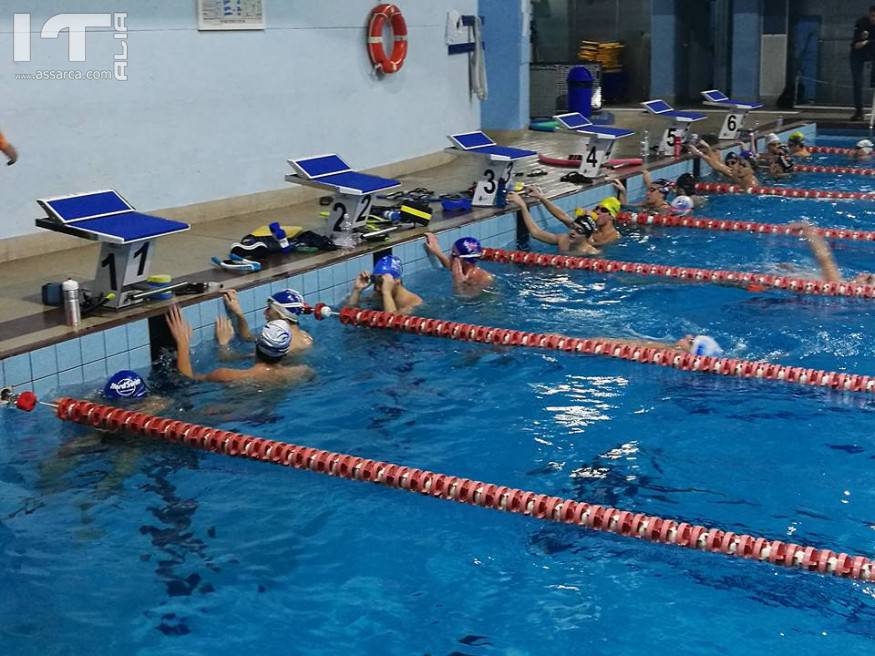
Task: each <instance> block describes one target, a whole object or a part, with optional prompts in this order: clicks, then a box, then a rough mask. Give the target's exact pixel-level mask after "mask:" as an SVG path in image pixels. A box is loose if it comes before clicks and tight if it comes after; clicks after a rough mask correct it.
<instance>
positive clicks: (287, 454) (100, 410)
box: [57, 398, 875, 581]
mask: <svg viewBox="0 0 875 656" xmlns="http://www.w3.org/2000/svg"><path fill="white" fill-rule="evenodd" d="M57 416H58V417H59V418H60V419H62V420H64V421H72V422H76V423H79V424H83V425H86V426H93V427H95V428H101V429H106V430H113V431H126V432H128V433H133V434H135V435H142V436H145V437H153V438H157V439H162V440H166V441H168V442H175V443H178V444H184V445H186V446H189V447H193V448H196V449H204V450H207V451H212V452H214V453H221V454H224V455H229V456H236V457H240V458H249V459H251V460H259V461H262V462H268V463H273V464H277V465H282V466H285V467H294V468H296V469H306V470H309V471H313V472H317V473H319V474H324V475H326V476H336V477H338V478H346V479H348V480H354V481H364V482H368V483H374V484H377V485H384V486H386V487H392V488H396V489H400V490H406V491H408V492H414V493H416V494H422V495H425V496H430V497H435V498H438V499H446V500H448V501H455V502H457V503H464V504H468V505H472V506H479V507H481V508H489V509H490V510H500V511H504V512H511V513H516V514H520V515H528V516H530V517H534V518H536V519H541V520H546V521H554V522H562V523H565V524H576V525H578V526H582V527H585V528H590V529H593V530H595V531H603V532H609V533H614V534H616V535H622V536H624V537H631V538H637V539H639V540H646V541H649V542H659V543H663V544H673V545H676V546H678V547H686V548H687V549H696V550H698V551H710V552H714V553H722V554H725V555H727V556H734V557H736V558H745V559H749V560H759V561H763V562H769V563H772V564H773V565H782V566H784V567H790V568H794V569H801V570H803V571H807V572H819V573H821V574H831V575H833V576H839V577H843V578H851V579H861V580H864V581H865V580H871V579H872V578H875V562H873V561H872V560H870V559H869V558H866V557H865V556H854V555H849V554H846V553H841V552H840V553H836V552H834V551H831V550H829V549H818V548H816V547H811V546H803V545H798V544H793V543H788V542H783V541H781V540H769V539H767V538H763V537H757V536H753V535H747V534H744V533H734V532H732V531H724V530H721V529H719V528H714V527H707V526H700V525H698V524H691V523H689V522H684V521H677V520H673V519H665V518H662V517H657V516H654V515H645V514H644V513H636V512H633V511H630V510H622V509H619V508H612V507H610V506H600V505H594V504H589V503H585V502H583V501H575V500H573V499H564V498H562V497H555V496H549V495H546V494H537V493H535V492H530V491H528V490H522V489H518V488H512V487H506V486H503V485H495V484H493V483H485V482H483V481H477V480H472V479H469V478H461V477H458V476H450V475H448V474H440V473H437V472H432V471H428V470H425V469H417V468H415V467H405V466H402V465H396V464H393V463H389V462H382V461H379V460H369V459H367V458H361V457H359V456H353V455H348V454H344V453H336V452H333V451H325V450H323V449H314V448H311V447H306V446H299V445H297V444H288V443H286V442H279V441H276V440H267V439H264V438H260V437H253V436H250V435H241V434H239V433H231V432H228V431H222V430H217V429H215V428H209V427H207V426H199V425H197V424H191V423H188V422H184V421H178V420H174V419H167V418H164V417H155V416H152V415H148V414H145V413H142V412H131V411H129V410H123V409H121V408H114V407H111V406H106V405H100V404H97V403H91V402H88V401H81V400H77V399H70V398H63V399H60V400H59V401H58V402H57Z"/></svg>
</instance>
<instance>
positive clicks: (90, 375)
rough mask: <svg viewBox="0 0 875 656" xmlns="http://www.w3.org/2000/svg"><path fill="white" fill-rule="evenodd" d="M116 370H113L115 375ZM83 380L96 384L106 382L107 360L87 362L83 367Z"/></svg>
mask: <svg viewBox="0 0 875 656" xmlns="http://www.w3.org/2000/svg"><path fill="white" fill-rule="evenodd" d="M115 371H116V370H115V369H114V370H113V373H114V372H115ZM82 378H83V382H85V383H94V382H98V381H104V380H106V360H104V359H101V360H97V361H96V362H87V363H86V364H84V365H82Z"/></svg>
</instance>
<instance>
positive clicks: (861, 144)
mask: <svg viewBox="0 0 875 656" xmlns="http://www.w3.org/2000/svg"><path fill="white" fill-rule="evenodd" d="M857 148H862V149H863V150H865V151H866V152H868V153H871V152H872V148H875V144H873V143H872V142H871V141H869V140H868V139H860V140H859V141H858V142H857Z"/></svg>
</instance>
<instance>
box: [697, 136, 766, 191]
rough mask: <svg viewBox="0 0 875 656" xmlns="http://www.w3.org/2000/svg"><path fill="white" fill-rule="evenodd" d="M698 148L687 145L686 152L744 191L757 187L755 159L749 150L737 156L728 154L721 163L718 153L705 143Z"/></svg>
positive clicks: (702, 142) (700, 143) (701, 143)
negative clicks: (703, 161) (701, 160)
mask: <svg viewBox="0 0 875 656" xmlns="http://www.w3.org/2000/svg"><path fill="white" fill-rule="evenodd" d="M699 146H700V147H701V148H702V150H700V149H699V147H697V146H693V145H692V144H691V145H688V146H687V150H689V151H690V153H691V154H692V155H694V156H695V157H699V158H701V159H703V160H705V162H706V163H707V164H708V165H709V166H710V167H711V168H712V169H714V170H715V171H717V172H718V173H720V174H721V175H723V176H725V177H726V178H728V179H729V180H730V181H732V182H733V183H734V184H737V185H739V186H740V187H742V188H743V189H745V190H746V191H748V190H750V189H751V188H752V187H756V186H758V185H759V180H757V178H756V170H757V161H756V160H757V157H756V155H755V154H754V153H752V152H751V151H749V150H742V151H741V152H740V153H738V155H734V154H733V153H728V154H727V155H726V158H725V159H724V160H723V161H721V160H720V153H718V152H716V151H714V150H712V149H711V146H709V145H708V144H707V143H706V142H704V141H701V142H699Z"/></svg>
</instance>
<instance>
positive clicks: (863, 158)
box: [851, 139, 875, 162]
mask: <svg viewBox="0 0 875 656" xmlns="http://www.w3.org/2000/svg"><path fill="white" fill-rule="evenodd" d="M873 148H875V145H873V143H872V142H871V141H869V139H860V140H859V141H858V142H857V145H856V146H854V148H853V150H851V159H852V160H854V161H855V162H868V161H869V160H870V159H871V158H872V149H873Z"/></svg>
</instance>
